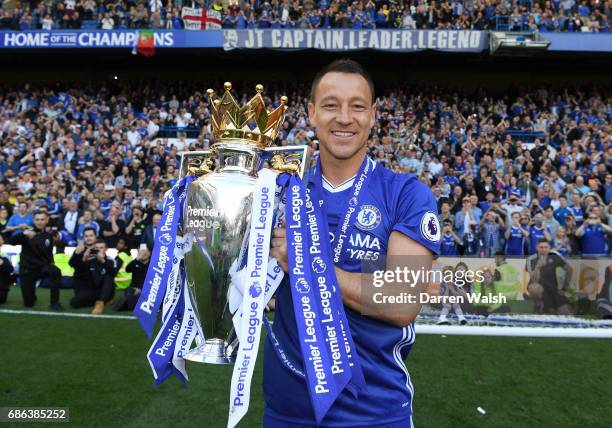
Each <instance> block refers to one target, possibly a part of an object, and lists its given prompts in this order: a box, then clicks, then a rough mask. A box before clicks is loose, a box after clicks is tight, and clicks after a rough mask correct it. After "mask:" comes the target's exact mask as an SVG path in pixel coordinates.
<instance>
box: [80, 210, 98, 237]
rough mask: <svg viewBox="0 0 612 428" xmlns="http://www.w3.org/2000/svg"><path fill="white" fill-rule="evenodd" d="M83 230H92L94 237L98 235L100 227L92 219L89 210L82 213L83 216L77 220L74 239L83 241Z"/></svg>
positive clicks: (91, 213)
mask: <svg viewBox="0 0 612 428" xmlns="http://www.w3.org/2000/svg"><path fill="white" fill-rule="evenodd" d="M85 229H93V230H94V232H95V233H96V236H99V235H100V225H99V224H98V223H97V222H96V221H95V220H94V219H93V212H92V211H91V210H90V209H86V210H85V211H83V216H82V217H80V218H79V225H78V226H77V233H76V239H77V240H83V234H84V232H85Z"/></svg>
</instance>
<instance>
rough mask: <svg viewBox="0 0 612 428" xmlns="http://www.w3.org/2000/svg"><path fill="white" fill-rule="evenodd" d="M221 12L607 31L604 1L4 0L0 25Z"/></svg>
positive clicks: (81, 25)
mask: <svg viewBox="0 0 612 428" xmlns="http://www.w3.org/2000/svg"><path fill="white" fill-rule="evenodd" d="M185 6H195V7H205V8H208V9H210V10H214V11H217V12H219V13H220V14H221V23H222V26H223V28H236V29H247V28H249V29H250V28H260V29H266V28H310V29H319V28H321V29H323V28H352V29H374V28H403V29H473V30H497V31H536V30H537V31H542V32H546V31H555V32H609V31H610V21H611V20H612V7H611V3H610V1H609V0H608V1H599V0H588V1H581V2H579V1H575V0H553V1H544V0H541V1H532V0H519V1H512V2H511V1H499V0H489V1H485V0H475V1H469V0H463V1H458V0H454V1H449V0H444V1H424V0H411V1H401V0H400V1H393V0H390V1H386V0H385V1H380V0H379V1H372V0H367V1H366V0H362V1H353V2H349V1H346V0H319V1H314V0H306V1H289V0H284V1H279V0H271V1H270V2H268V1H260V0H251V1H244V0H241V1H238V2H237V1H229V2H228V1H223V2H221V1H219V0H215V1H210V0H208V1H198V2H182V1H176V2H174V3H173V2H172V1H166V0H164V1H162V0H149V1H143V0H138V1H134V0H117V1H104V2H101V1H95V0H84V1H83V0H79V1H76V0H63V1H55V0H45V1H30V2H23V1H13V0H9V1H4V2H3V3H2V18H1V19H0V29H12V30H32V29H44V30H51V29H90V30H91V29H95V28H99V29H105V30H110V29H127V28H153V29H162V28H167V29H180V28H184V26H185V25H184V22H183V18H182V15H183V14H182V8H183V7H185Z"/></svg>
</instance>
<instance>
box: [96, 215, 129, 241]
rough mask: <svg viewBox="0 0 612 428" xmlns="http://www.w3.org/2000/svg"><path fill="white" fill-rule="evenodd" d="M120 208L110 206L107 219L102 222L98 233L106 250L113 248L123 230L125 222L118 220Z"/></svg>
mask: <svg viewBox="0 0 612 428" xmlns="http://www.w3.org/2000/svg"><path fill="white" fill-rule="evenodd" d="M119 215H120V208H118V207H117V206H116V205H112V206H111V207H110V210H109V214H108V219H107V220H104V221H103V222H102V225H101V227H100V232H101V236H102V239H103V240H104V242H105V243H106V246H107V248H115V247H116V246H117V242H118V241H119V237H120V236H121V235H122V234H123V232H124V230H125V222H124V221H123V220H121V219H120V218H119Z"/></svg>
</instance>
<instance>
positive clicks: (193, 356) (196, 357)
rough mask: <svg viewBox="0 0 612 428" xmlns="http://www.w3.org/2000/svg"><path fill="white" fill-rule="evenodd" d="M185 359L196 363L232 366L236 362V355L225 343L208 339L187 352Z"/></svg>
mask: <svg viewBox="0 0 612 428" xmlns="http://www.w3.org/2000/svg"><path fill="white" fill-rule="evenodd" d="M185 359H186V360H187V361H193V362H196V363H208V364H232V363H234V361H236V355H235V353H234V352H232V349H231V346H228V345H226V343H225V341H223V340H221V339H208V340H206V341H205V342H204V343H203V344H202V345H200V346H198V347H197V348H194V349H192V350H191V351H189V352H188V353H187V355H185Z"/></svg>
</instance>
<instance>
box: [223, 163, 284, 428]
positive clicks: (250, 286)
mask: <svg viewBox="0 0 612 428" xmlns="http://www.w3.org/2000/svg"><path fill="white" fill-rule="evenodd" d="M275 190H276V174H275V173H274V172H272V171H270V170H267V169H263V170H261V171H259V178H258V179H257V182H256V183H255V190H254V191H253V208H252V211H251V227H250V234H249V252H248V258H247V266H246V274H247V275H246V277H247V282H246V284H245V289H244V296H243V299H242V314H243V315H244V316H243V317H242V322H241V328H240V330H238V331H237V332H236V333H237V335H238V337H239V339H240V348H239V350H238V356H237V358H236V364H235V365H234V372H233V374H232V384H231V387H230V411H229V418H228V421H227V426H228V427H230V428H233V427H235V426H236V425H237V424H238V422H239V421H240V420H241V419H242V417H243V416H244V415H245V414H246V412H247V411H248V409H249V403H250V390H251V379H252V377H253V370H254V369H255V361H256V359H257V351H258V350H259V339H260V333H261V324H262V318H263V311H264V306H265V302H264V299H265V287H266V277H267V273H268V271H267V268H268V258H269V251H270V236H271V233H272V214H273V212H274V197H275Z"/></svg>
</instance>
